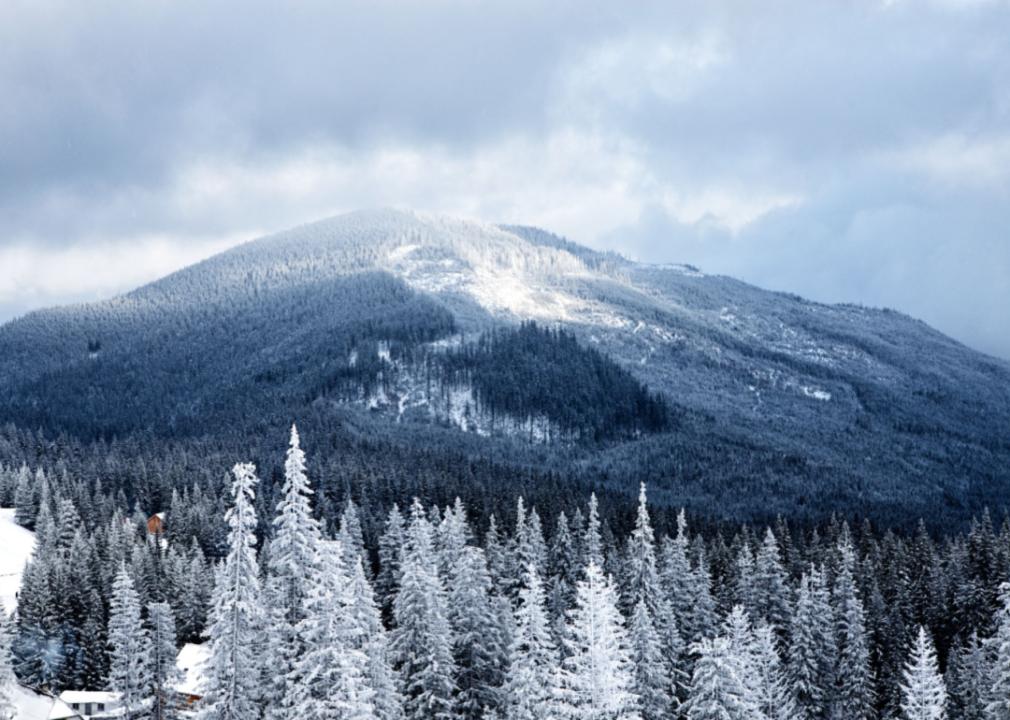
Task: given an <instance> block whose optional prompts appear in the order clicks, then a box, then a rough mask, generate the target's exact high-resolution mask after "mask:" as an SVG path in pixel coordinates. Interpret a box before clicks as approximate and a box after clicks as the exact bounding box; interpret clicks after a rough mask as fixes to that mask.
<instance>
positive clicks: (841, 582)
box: [833, 536, 874, 720]
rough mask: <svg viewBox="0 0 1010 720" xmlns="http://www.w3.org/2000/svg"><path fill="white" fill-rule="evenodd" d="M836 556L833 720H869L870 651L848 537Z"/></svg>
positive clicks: (871, 704)
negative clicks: (836, 718)
mask: <svg viewBox="0 0 1010 720" xmlns="http://www.w3.org/2000/svg"><path fill="white" fill-rule="evenodd" d="M838 552H839V561H838V570H837V575H836V577H835V588H834V598H833V599H834V610H835V613H834V615H835V637H836V640H837V642H838V666H837V669H836V671H835V678H836V683H835V699H834V701H835V703H836V706H837V710H836V716H841V715H844V716H845V717H847V718H852V720H869V719H870V718H872V717H873V715H874V694H873V678H872V675H871V668H870V648H869V643H868V641H867V637H866V615H865V612H864V610H863V603H862V600H861V599H860V597H859V590H858V588H857V587H856V578H855V572H856V559H855V551H854V549H853V547H852V544H851V542H850V541H849V539H848V536H843V539H842V541H841V543H840V544H839V548H838Z"/></svg>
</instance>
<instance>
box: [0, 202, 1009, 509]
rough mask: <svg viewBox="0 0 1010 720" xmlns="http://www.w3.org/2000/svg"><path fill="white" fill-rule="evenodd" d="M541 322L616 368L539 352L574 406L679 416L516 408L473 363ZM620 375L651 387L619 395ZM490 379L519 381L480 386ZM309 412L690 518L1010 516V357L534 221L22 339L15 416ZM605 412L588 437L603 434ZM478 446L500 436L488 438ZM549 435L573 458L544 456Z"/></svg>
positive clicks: (378, 229)
mask: <svg viewBox="0 0 1010 720" xmlns="http://www.w3.org/2000/svg"><path fill="white" fill-rule="evenodd" d="M523 321H535V322H536V323H538V324H539V325H540V326H541V327H555V328H561V329H563V330H564V332H565V336H566V337H568V336H570V337H571V338H572V339H573V341H574V342H575V343H576V346H573V347H578V348H583V349H585V350H587V351H588V350H592V351H594V352H596V353H598V355H599V356H600V357H601V358H603V359H604V361H605V362H606V363H609V364H610V365H612V366H613V368H614V369H613V370H609V369H600V370H599V371H593V372H589V370H588V369H587V368H588V367H589V366H590V365H592V363H593V362H596V361H593V360H590V359H587V358H590V357H591V356H590V355H586V354H585V353H582V352H568V353H564V354H558V353H557V352H553V354H552V353H551V352H544V353H543V354H541V355H534V356H533V357H543V358H553V359H552V360H550V362H559V361H560V360H559V358H563V359H564V360H565V361H567V360H568V359H571V362H572V363H573V364H572V366H571V367H570V368H568V367H566V368H564V369H563V370H562V371H561V372H558V373H557V374H556V377H558V378H560V380H558V383H560V384H562V385H565V383H564V379H566V378H576V377H578V378H582V379H581V380H580V381H578V382H576V381H575V380H572V385H571V387H568V386H566V385H565V386H564V387H560V388H558V390H559V392H561V393H569V397H572V398H573V399H572V402H571V403H569V404H570V405H572V406H580V405H579V401H578V400H579V398H577V397H576V395H575V394H576V393H580V392H583V391H585V392H586V393H587V394H586V395H585V396H586V397H594V398H596V400H594V401H593V402H594V403H598V404H599V403H601V402H604V401H601V400H600V398H604V399H605V401H606V404H608V406H610V405H613V407H617V406H618V405H620V406H621V407H632V405H628V404H627V402H626V401H625V399H623V398H625V397H631V395H633V394H634V393H638V392H646V393H652V394H657V395H658V396H660V397H661V398H662V402H663V404H664V406H665V408H666V409H665V410H664V411H663V412H664V413H665V414H664V417H668V421H664V422H663V423H661V424H659V425H655V424H653V425H648V423H645V422H644V421H641V418H638V417H635V418H632V422H631V424H630V425H629V426H628V427H629V431H628V432H624V433H620V434H617V435H613V434H610V435H600V434H599V433H598V432H588V431H587V432H583V431H582V430H581V429H575V430H573V428H572V427H571V426H563V425H562V424H560V420H559V418H561V417H567V416H565V415H563V414H562V413H559V412H554V414H553V415H548V414H547V413H546V412H545V411H544V409H543V408H545V407H547V405H546V404H544V403H540V404H539V405H537V404H535V403H533V400H532V399H528V400H527V401H524V402H522V403H519V402H511V400H513V399H514V398H518V397H524V395H523V393H522V392H520V391H521V390H522V389H523V387H521V386H520V385H518V384H516V383H521V382H524V381H523V380H522V379H521V378H522V375H521V373H517V372H501V369H502V368H507V367H509V366H510V364H511V365H514V364H515V358H514V357H513V358H512V359H509V357H508V356H507V355H505V354H504V352H502V353H501V354H500V355H493V356H491V359H490V360H489V361H481V362H484V363H485V364H487V362H489V363H490V367H491V369H492V372H488V371H487V368H486V367H485V368H484V370H482V371H481V372H482V373H483V374H480V375H475V372H476V368H477V367H478V366H477V365H473V366H469V367H468V368H465V372H461V371H460V367H459V366H458V364H457V365H453V364H452V363H453V362H456V360H458V358H459V357H470V356H473V357H477V355H475V353H476V352H477V351H476V348H478V347H480V346H481V343H485V342H487V340H486V338H488V337H491V333H492V332H500V331H502V329H506V331H508V330H507V329H508V328H515V327H517V326H518V324H519V323H521V322H523ZM496 329H497V330H496ZM500 347H501V348H505V347H508V344H507V343H503V344H501V345H500ZM538 352H540V351H538ZM454 358H455V359H456V360H454ZM544 362H547V360H544ZM580 363H581V364H580ZM479 367H484V366H483V365H481V366H479ZM601 368H602V366H601ZM614 373H618V374H619V375H621V374H622V375H626V376H627V377H628V378H629V380H628V381H624V380H621V381H617V380H613V381H609V380H604V379H603V378H608V377H609V378H616V377H618V375H615V374H614ZM480 377H493V378H495V379H494V380H493V383H497V385H496V386H495V387H493V388H492V389H491V391H488V389H487V388H484V389H483V390H481V388H480V387H478V386H477V385H476V384H475V382H476V380H478V379H479V378H480ZM527 377H528V375H527ZM587 378H588V379H587ZM525 382H527V384H528V381H525ZM509 383H513V384H512V385H510V384H509ZM629 383H630V384H629ZM556 384H557V383H556ZM636 384H637V385H636ZM587 385H591V386H592V387H586V386H587ZM636 387H640V388H642V390H641V391H639V390H636V389H635V388H636ZM616 388H625V389H624V390H618V389H616ZM618 392H620V393H624V394H623V395H621V398H618V397H617V396H616V395H614V393H618ZM608 393H609V394H608ZM526 397H527V398H532V395H531V394H529V393H527V394H526ZM561 397H562V400H559V401H553V402H554V405H552V406H551V407H555V408H560V407H561V405H563V404H564V402H563V398H564V397H565V396H564V395H563V394H562V395H561ZM611 401H613V402H611ZM635 407H638V408H639V410H635V411H633V412H634V413H640V412H641V413H644V412H645V411H644V410H642V409H641V408H643V407H644V406H642V405H641V404H640V403H639V404H638V405H635ZM310 412H311V413H312V414H313V415H314V416H316V417H320V418H322V420H321V422H323V424H324V425H327V423H329V424H328V425H327V427H332V428H339V427H346V426H347V424H348V423H352V424H353V423H357V422H364V423H366V425H367V427H368V432H369V433H372V434H376V433H378V434H381V435H383V436H384V437H387V438H389V439H390V440H391V441H393V442H401V443H407V444H410V443H419V442H420V443H424V442H426V440H425V438H429V437H430V433H431V432H438V433H441V434H440V435H439V441H438V442H439V443H445V442H449V443H452V442H456V441H453V440H452V438H453V437H458V442H459V443H460V444H461V446H465V447H466V448H468V450H467V451H468V452H476V453H478V454H479V453H485V452H486V453H499V454H501V455H502V456H505V457H512V458H515V459H516V461H517V462H531V463H541V464H542V463H543V462H548V463H551V464H557V466H558V467H561V468H563V469H565V470H567V471H570V472H577V473H579V474H581V475H585V476H591V477H597V478H598V479H599V480H600V481H601V482H602V481H606V482H610V483H614V484H619V485H631V484H633V483H634V482H635V481H636V480H638V479H647V480H649V481H650V482H652V483H653V485H654V486H656V487H658V488H662V489H664V490H665V492H666V495H665V497H667V498H668V499H669V500H670V501H671V502H686V503H690V504H695V505H706V504H707V505H712V506H713V507H719V508H720V510H722V511H724V512H726V513H727V514H732V515H736V516H756V515H761V514H767V513H770V512H785V513H790V514H820V513H824V512H830V511H831V510H834V509H842V510H849V509H853V508H857V509H858V508H862V509H867V508H876V509H879V510H880V511H881V512H882V513H886V514H889V515H896V514H899V513H901V512H904V511H903V510H902V509H901V508H902V507H905V508H907V512H910V513H916V512H921V511H922V509H923V508H942V509H943V511H944V512H949V513H952V514H954V515H956V514H959V513H961V514H963V513H966V512H970V511H973V510H976V509H978V507H980V506H981V505H982V504H984V503H991V504H994V505H999V504H1002V503H1003V502H1005V501H1004V500H1003V498H1004V497H1007V494H1006V491H1007V490H1008V489H1010V462H1008V461H1010V430H1008V428H1010V366H1008V364H1007V363H1004V362H1002V361H998V360H995V359H993V358H989V357H986V356H984V355H981V354H979V353H976V352H973V351H971V350H970V349H968V348H965V347H964V346H962V345H960V344H958V343H956V342H955V341H953V340H951V339H949V338H947V337H945V336H943V335H941V334H940V333H937V332H936V331H934V330H932V329H930V328H929V327H928V326H926V325H924V324H923V323H921V322H918V321H915V320H913V319H910V318H908V317H906V316H903V315H901V314H898V313H894V312H890V311H880V310H871V309H867V308H862V307H857V306H847V305H842V306H829V305H822V304H817V303H811V302H807V301H804V300H802V299H800V298H797V297H794V296H789V295H783V294H778V293H770V292H767V291H763V290H760V289H757V288H754V287H752V286H749V285H746V284H744V283H741V282H738V281H735V280H732V279H730V278H725V277H717V276H707V275H704V274H703V273H701V272H699V271H698V270H696V269H694V268H691V267H687V266H665V267H664V266H649V265H643V264H637V263H633V262H630V261H627V260H625V259H623V258H621V257H619V256H616V255H612V254H603V253H598V252H595V251H592V250H589V249H587V248H583V247H581V246H578V245H575V244H573V243H571V242H569V241H567V240H563V239H561V238H558V237H556V236H553V235H551V234H549V233H547V232H544V231H542V230H537V229H533V228H524V227H514V226H510V227H497V226H492V225H485V224H480V223H473V222H468V221H462V220H456V219H452V218H444V217H431V216H425V215H419V214H414V213H404V212H397V211H377V212H362V213H352V214H350V215H345V216H341V217H338V218H333V219H331V220H326V221H323V222H319V223H315V224H311V225H306V226H303V227H300V228H295V229H293V230H291V231H288V232H285V233H280V234H278V235H274V236H269V237H265V238H261V239H258V240H255V241H252V242H250V243H247V244H245V245H243V246H240V247H237V248H235V249H233V250H230V251H228V252H225V253H222V254H221V255H218V256H216V257H214V258H210V259H209V260H207V261H204V262H202V263H199V264H197V265H194V266H192V267H190V268H187V269H184V270H182V271H180V272H178V273H175V274H173V275H170V276H168V277H166V278H164V279H162V280H160V281H158V282H155V283H152V284H151V285H148V286H145V287H142V288H139V289H138V290H136V291H134V292H132V293H129V294H127V295H124V296H122V297H119V298H115V299H112V300H108V301H105V302H100V303H94V304H90V305H83V306H73V307H67V308H57V309H53V310H46V311H41V312H37V313H31V314H29V315H27V316H25V317H23V318H20V319H18V320H16V321H13V322H11V323H8V324H7V325H5V326H3V327H2V328H0V421H12V422H15V423H20V424H22V425H24V426H27V427H36V426H39V427H43V428H46V429H49V430H53V431H61V430H62V431H69V432H72V433H75V434H78V435H80V436H83V437H93V436H96V435H112V434H115V435H125V434H130V433H137V432H141V433H144V434H146V435H150V436H153V437H159V436H160V437H180V436H185V435H187V434H213V433H220V432H226V431H227V432H229V433H236V434H239V435H240V434H241V433H243V432H245V433H250V432H254V431H255V430H257V429H260V430H261V429H262V428H263V427H272V426H273V425H274V424H283V423H286V422H288V421H290V419H292V418H297V417H301V416H303V415H305V414H306V413H310ZM622 412H624V411H622ZM584 415H585V413H580V416H579V417H580V421H579V422H580V423H582V424H580V425H579V428H582V427H583V426H584V427H586V428H588V427H597V428H599V427H600V426H601V423H600V422H597V421H596V419H594V418H585V417H584ZM326 418H329V419H330V420H326ZM583 420H584V421H585V422H584V423H583ZM647 425H648V428H647ZM441 426H447V427H448V428H450V430H446V431H442V430H440V429H438V428H440V427H441ZM225 428H226V429H225ZM425 428H432V429H431V430H426V429H425ZM460 429H462V430H468V431H471V433H470V434H471V435H472V434H478V435H482V436H485V438H484V440H482V441H481V442H480V443H477V444H476V445H475V444H473V442H472V440H470V439H467V438H463V437H462V436H461V435H460V433H459V430H460ZM334 431H335V430H334ZM445 433H448V434H445ZM453 433H455V435H453ZM530 441H533V442H534V443H540V444H543V443H548V444H550V445H551V446H552V447H553V448H554V450H553V451H552V452H551V453H549V454H548V456H546V457H547V460H544V458H545V456H544V454H543V453H542V452H541V451H539V450H533V449H529V448H528V444H529V443H530ZM524 448H525V449H524Z"/></svg>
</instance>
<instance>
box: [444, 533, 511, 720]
mask: <svg viewBox="0 0 1010 720" xmlns="http://www.w3.org/2000/svg"><path fill="white" fill-rule="evenodd" d="M450 575H451V578H452V580H451V584H450V587H449V604H448V611H449V623H450V625H451V626H452V630H453V638H454V642H453V656H454V657H455V660H456V669H457V675H456V678H457V681H456V685H457V688H458V696H457V708H458V710H459V713H460V716H461V717H464V718H472V719H474V720H477V719H478V718H483V717H485V716H486V715H487V713H488V712H492V711H494V710H495V709H497V708H498V706H499V701H500V689H501V685H502V682H503V680H504V673H505V666H506V664H507V662H508V656H507V652H508V651H507V647H506V646H505V645H504V640H503V637H502V631H501V628H500V627H499V625H498V616H497V613H496V609H495V607H494V605H493V604H492V600H493V596H492V593H491V578H490V576H489V575H488V572H487V562H486V561H485V560H484V552H483V551H482V550H481V549H480V548H475V547H469V546H467V547H463V548H461V549H460V550H459V551H458V553H457V555H456V558H455V561H454V562H453V563H452V569H451V573H450Z"/></svg>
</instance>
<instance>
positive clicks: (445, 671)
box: [390, 498, 456, 720]
mask: <svg viewBox="0 0 1010 720" xmlns="http://www.w3.org/2000/svg"><path fill="white" fill-rule="evenodd" d="M393 615H394V618H395V620H396V627H395V628H394V630H393V633H392V636H391V643H390V646H391V650H392V656H393V659H394V665H395V667H396V668H397V669H398V670H399V672H400V675H401V677H402V679H403V686H404V696H405V703H406V716H407V718H409V720H429V719H430V718H435V719H436V720H438V719H441V718H454V717H456V712H455V706H454V694H455V691H456V684H455V682H454V680H453V678H454V676H455V674H456V666H455V662H454V661H453V657H452V645H453V638H452V631H451V627H450V625H449V621H448V618H447V615H446V592H445V588H444V587H443V586H442V581H441V578H440V577H439V575H438V569H437V567H436V563H435V551H434V546H433V543H432V531H431V524H430V523H429V522H428V519H427V517H425V513H424V508H423V507H422V506H421V503H420V501H418V500H417V499H416V498H415V499H414V503H413V505H412V506H411V520H410V527H409V528H408V530H407V537H406V543H405V547H404V552H403V560H402V567H401V577H400V589H399V592H398V593H397V595H396V599H395V600H394V602H393Z"/></svg>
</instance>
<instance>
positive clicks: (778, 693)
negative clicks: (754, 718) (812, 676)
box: [752, 625, 796, 720]
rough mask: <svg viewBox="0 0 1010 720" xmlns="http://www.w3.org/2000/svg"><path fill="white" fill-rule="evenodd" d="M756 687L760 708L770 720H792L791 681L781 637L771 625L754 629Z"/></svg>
mask: <svg viewBox="0 0 1010 720" xmlns="http://www.w3.org/2000/svg"><path fill="white" fill-rule="evenodd" d="M752 657H753V672H754V679H753V683H752V684H753V688H754V701H755V703H756V704H757V709H758V711H759V712H760V713H762V714H763V716H764V717H766V718H768V720H793V718H795V717H796V706H795V704H794V703H793V698H792V694H791V692H790V687H789V682H788V680H787V679H786V675H785V670H784V668H783V667H782V661H781V658H780V657H779V653H778V637H777V635H776V633H775V629H774V628H773V627H772V626H771V625H759V626H758V627H757V628H756V629H755V630H754V644H753V656H752Z"/></svg>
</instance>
